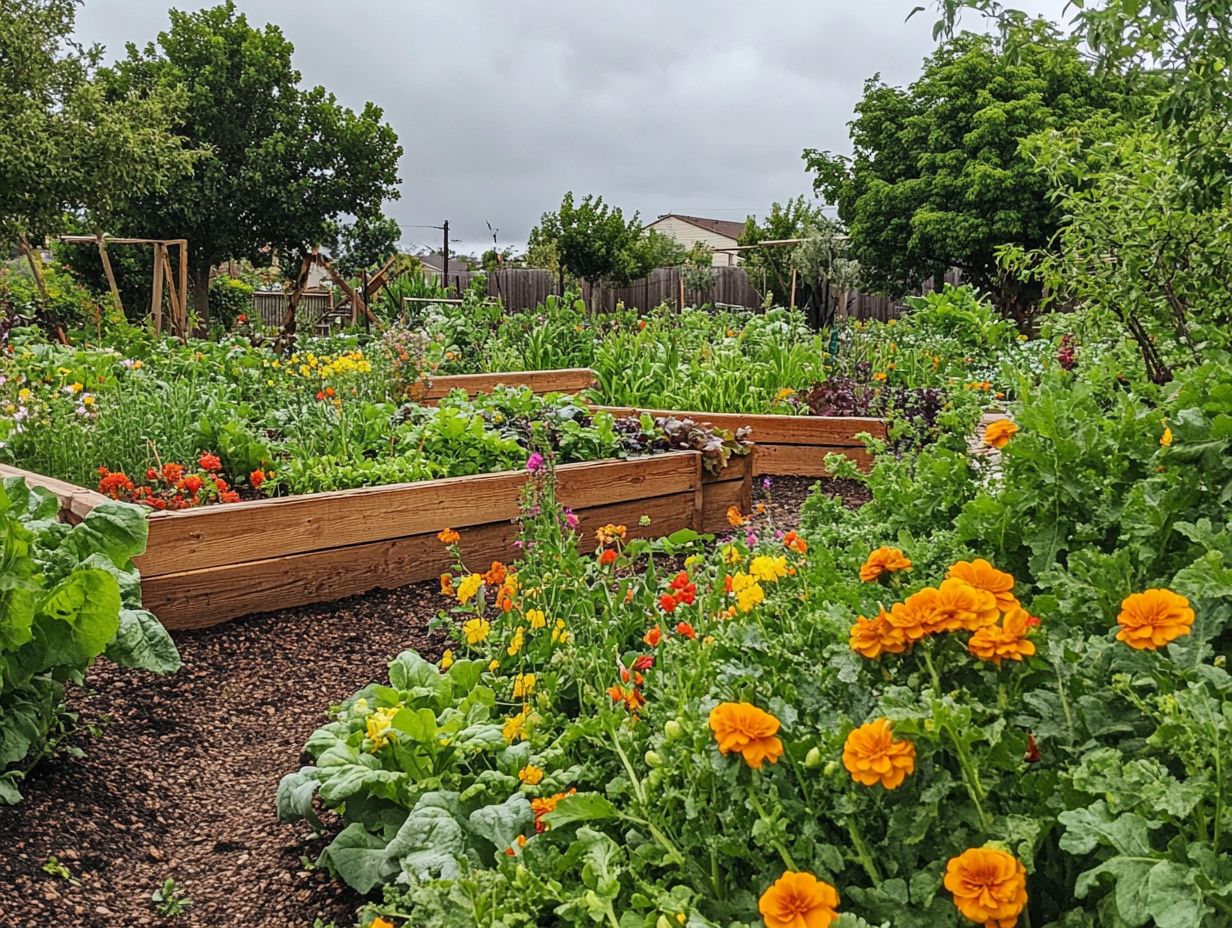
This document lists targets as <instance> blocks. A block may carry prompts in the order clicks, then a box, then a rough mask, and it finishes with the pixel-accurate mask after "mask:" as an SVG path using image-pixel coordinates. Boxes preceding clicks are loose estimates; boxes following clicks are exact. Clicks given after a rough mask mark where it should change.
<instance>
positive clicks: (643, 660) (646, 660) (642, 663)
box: [633, 654, 654, 670]
mask: <svg viewBox="0 0 1232 928" xmlns="http://www.w3.org/2000/svg"><path fill="white" fill-rule="evenodd" d="M653 666H654V655H653V654H639V655H638V657H637V660H635V661H634V662H633V669H634V670H649V669H650V668H651V667H653Z"/></svg>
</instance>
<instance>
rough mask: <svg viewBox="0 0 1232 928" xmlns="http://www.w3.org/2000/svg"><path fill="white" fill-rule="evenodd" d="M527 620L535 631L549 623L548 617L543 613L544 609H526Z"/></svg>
mask: <svg viewBox="0 0 1232 928" xmlns="http://www.w3.org/2000/svg"><path fill="white" fill-rule="evenodd" d="M526 621H527V622H529V623H530V627H531V628H532V629H533V630H534V631H538V630H539V629H541V628H543V627H544V626H545V625H547V624H548V617H547V616H546V615H544V614H543V610H542V609H528V610H527V611H526Z"/></svg>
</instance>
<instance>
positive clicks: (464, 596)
mask: <svg viewBox="0 0 1232 928" xmlns="http://www.w3.org/2000/svg"><path fill="white" fill-rule="evenodd" d="M481 586H483V575H482V574H467V575H466V576H465V577H463V578H462V582H461V583H459V584H458V602H460V603H463V604H465V603H467V602H469V601H470V600H471V598H472V597H474V595H475V594H476V593H478V592H479V588H480V587H481Z"/></svg>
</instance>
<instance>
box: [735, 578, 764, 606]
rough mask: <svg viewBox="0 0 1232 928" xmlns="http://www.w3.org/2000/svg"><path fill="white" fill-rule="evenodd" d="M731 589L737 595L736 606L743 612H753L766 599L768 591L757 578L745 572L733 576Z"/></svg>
mask: <svg viewBox="0 0 1232 928" xmlns="http://www.w3.org/2000/svg"><path fill="white" fill-rule="evenodd" d="M731 591H732V592H733V593H734V594H735V595H736V606H737V608H739V609H740V611H741V612H751V611H752V610H753V607H755V606H757V605H758V604H759V603H762V602H764V601H765V599H766V591H765V590H764V589H762V587H761V585H760V584H759V583H758V582H757V580H756V579H755V578H753V577H752V576H750V575H749V574H746V573H743V572H741V573H738V574H736V575H735V576H734V577H732V583H731Z"/></svg>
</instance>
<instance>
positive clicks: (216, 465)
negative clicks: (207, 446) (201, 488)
mask: <svg viewBox="0 0 1232 928" xmlns="http://www.w3.org/2000/svg"><path fill="white" fill-rule="evenodd" d="M197 463H198V464H200V465H201V467H202V469H203V470H208V471H211V472H213V471H216V470H222V461H221V460H219V458H218V455H216V454H211V453H210V452H208V451H206V452H205V453H204V454H202V455H201V457H199V458H197Z"/></svg>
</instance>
